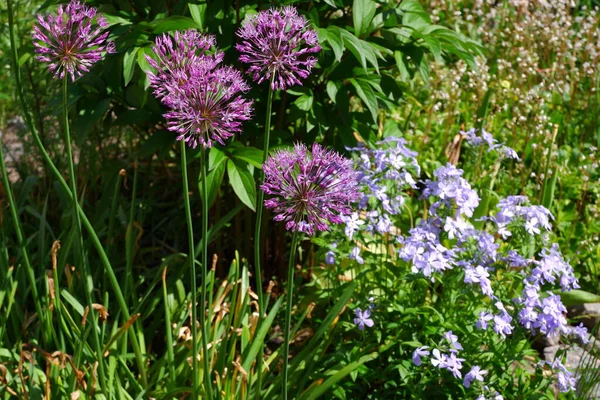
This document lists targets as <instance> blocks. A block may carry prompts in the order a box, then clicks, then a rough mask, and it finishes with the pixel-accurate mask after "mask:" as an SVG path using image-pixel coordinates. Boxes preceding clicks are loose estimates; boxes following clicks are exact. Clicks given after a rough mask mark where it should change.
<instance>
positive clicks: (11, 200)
mask: <svg viewBox="0 0 600 400" xmlns="http://www.w3.org/2000/svg"><path fill="white" fill-rule="evenodd" d="M0 159H1V161H0V169H1V170H2V184H3V185H4V190H6V197H8V204H9V208H10V215H11V217H12V220H13V225H14V227H15V233H16V235H17V242H18V244H19V247H20V248H21V255H22V256H23V263H24V264H25V271H26V274H27V278H28V279H29V286H30V288H31V295H32V296H33V303H34V304H35V311H36V312H37V315H38V318H39V319H40V321H41V323H42V326H45V323H44V321H45V318H46V314H45V313H44V312H43V311H42V305H41V303H40V296H39V293H38V290H37V285H36V282H35V271H34V270H33V267H32V266H31V262H30V261H29V252H28V251H27V243H26V241H25V239H24V236H23V229H22V228H21V221H20V220H19V214H18V212H17V203H16V201H15V197H14V196H13V192H12V189H11V187H10V182H9V180H8V173H7V171H6V165H5V163H4V162H5V161H4V160H5V158H4V150H3V149H2V143H0ZM45 331H46V330H44V332H45Z"/></svg>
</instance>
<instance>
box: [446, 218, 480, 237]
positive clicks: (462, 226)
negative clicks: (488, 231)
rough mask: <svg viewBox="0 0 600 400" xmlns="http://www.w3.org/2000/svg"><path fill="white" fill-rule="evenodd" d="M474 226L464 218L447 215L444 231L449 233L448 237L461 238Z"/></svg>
mask: <svg viewBox="0 0 600 400" xmlns="http://www.w3.org/2000/svg"><path fill="white" fill-rule="evenodd" d="M472 227H473V226H472V225H471V224H470V223H468V222H467V221H465V220H464V219H462V218H460V217H459V218H452V217H446V220H445V223H444V231H446V232H447V233H448V238H450V239H454V238H460V237H462V236H463V234H464V233H465V232H467V230H468V229H470V228H472Z"/></svg>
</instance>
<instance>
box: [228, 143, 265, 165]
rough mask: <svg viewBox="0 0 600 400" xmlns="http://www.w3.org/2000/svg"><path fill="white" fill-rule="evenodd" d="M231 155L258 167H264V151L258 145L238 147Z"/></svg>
mask: <svg viewBox="0 0 600 400" xmlns="http://www.w3.org/2000/svg"><path fill="white" fill-rule="evenodd" d="M231 157H233V158H237V159H240V160H243V161H246V162H247V163H249V164H251V165H254V166H255V167H256V168H260V169H262V162H263V151H262V150H260V149H257V148H256V147H251V146H246V147H238V148H237V149H235V150H233V153H232V154H231Z"/></svg>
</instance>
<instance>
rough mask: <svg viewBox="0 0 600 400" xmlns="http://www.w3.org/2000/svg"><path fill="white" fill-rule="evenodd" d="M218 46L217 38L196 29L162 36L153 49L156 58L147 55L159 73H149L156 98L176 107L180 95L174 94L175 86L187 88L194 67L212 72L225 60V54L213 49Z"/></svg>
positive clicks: (149, 62)
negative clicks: (184, 85) (186, 83)
mask: <svg viewBox="0 0 600 400" xmlns="http://www.w3.org/2000/svg"><path fill="white" fill-rule="evenodd" d="M215 45H216V40H215V37H214V36H213V35H205V34H203V33H200V32H198V31H196V30H193V29H189V30H187V31H183V32H181V31H176V32H175V33H174V35H173V36H171V35H169V34H166V33H165V34H162V35H160V36H158V37H157V38H156V40H155V42H154V45H153V46H152V53H153V54H154V57H155V58H153V57H150V56H149V55H147V54H146V55H145V57H146V60H147V61H148V64H150V66H151V67H152V68H154V69H155V70H156V71H146V74H147V75H148V80H149V81H150V87H152V88H153V89H154V96H155V97H156V98H157V99H160V100H161V101H162V102H163V103H165V104H166V105H167V106H169V107H176V106H177V104H176V101H177V99H178V96H176V95H177V94H178V93H177V92H175V93H173V89H174V88H173V85H175V86H176V87H179V86H183V84H184V83H185V82H188V80H189V79H190V77H191V76H190V75H191V74H192V72H193V71H194V69H195V68H194V67H201V68H203V69H206V70H208V71H210V70H212V69H214V68H216V67H217V65H218V64H219V63H220V62H221V61H222V60H223V53H222V52H220V51H218V50H217V51H215V52H214V53H209V50H210V49H211V48H213V47H214V46H215Z"/></svg>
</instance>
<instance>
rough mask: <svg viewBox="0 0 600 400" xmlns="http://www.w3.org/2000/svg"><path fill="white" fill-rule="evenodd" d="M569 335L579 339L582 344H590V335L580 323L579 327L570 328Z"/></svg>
mask: <svg viewBox="0 0 600 400" xmlns="http://www.w3.org/2000/svg"><path fill="white" fill-rule="evenodd" d="M568 334H569V335H570V336H575V337H577V338H578V339H579V340H580V341H581V344H584V345H586V344H588V343H589V342H590V333H589V332H588V330H587V328H586V327H585V326H583V324H582V323H579V325H577V326H571V327H569V328H568Z"/></svg>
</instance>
